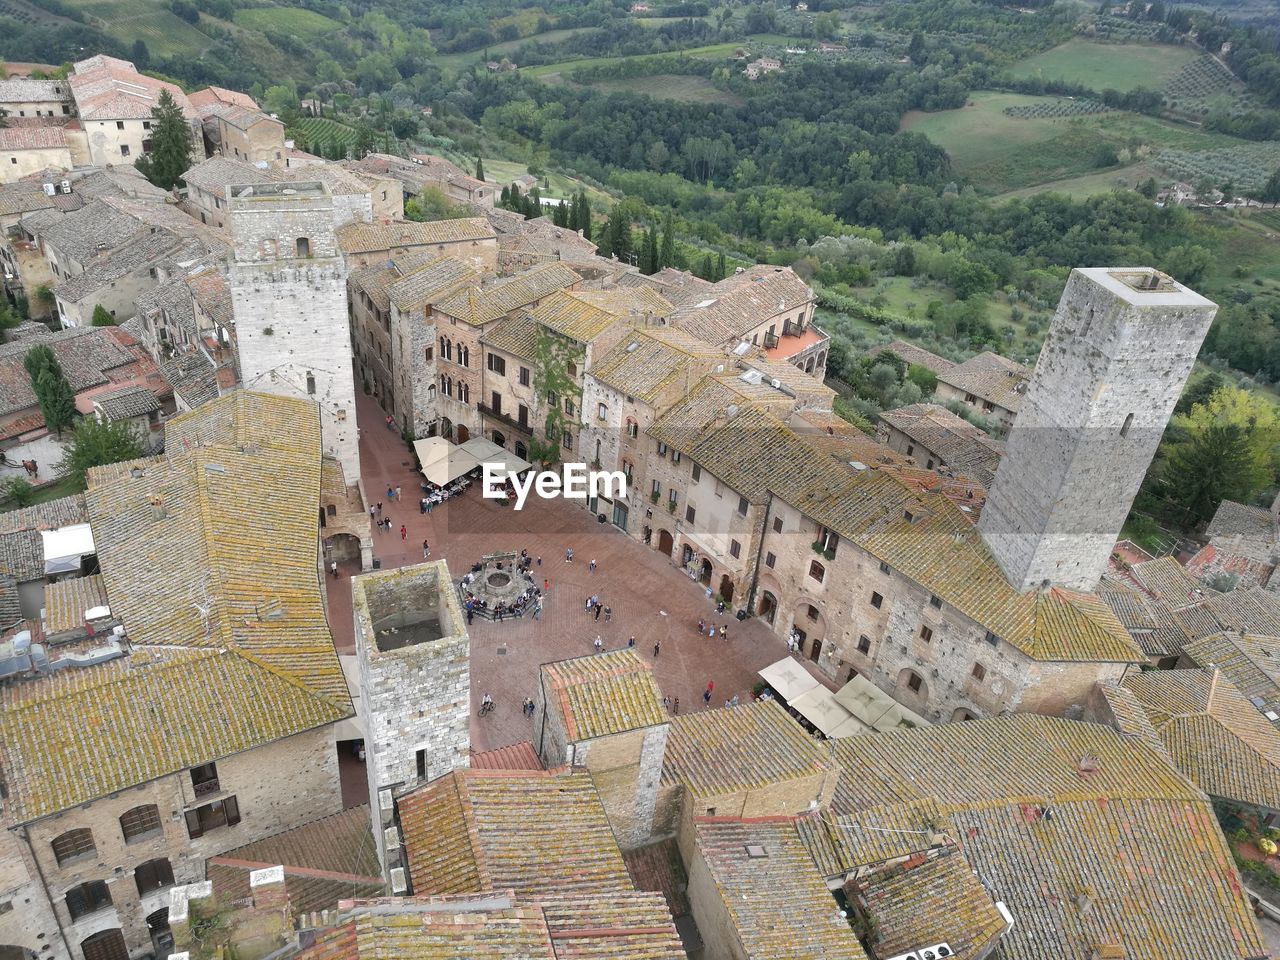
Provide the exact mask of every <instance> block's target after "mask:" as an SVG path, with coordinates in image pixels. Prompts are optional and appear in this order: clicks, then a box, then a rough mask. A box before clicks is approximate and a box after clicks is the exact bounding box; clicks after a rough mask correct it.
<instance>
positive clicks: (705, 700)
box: [702, 690, 711, 707]
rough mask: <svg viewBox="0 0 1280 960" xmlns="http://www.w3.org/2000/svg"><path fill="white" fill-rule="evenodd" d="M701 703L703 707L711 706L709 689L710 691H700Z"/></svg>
mask: <svg viewBox="0 0 1280 960" xmlns="http://www.w3.org/2000/svg"><path fill="white" fill-rule="evenodd" d="M702 705H703V706H704V707H709V706H711V691H710V690H703V691H702Z"/></svg>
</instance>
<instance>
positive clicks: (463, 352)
mask: <svg viewBox="0 0 1280 960" xmlns="http://www.w3.org/2000/svg"><path fill="white" fill-rule="evenodd" d="M470 359H471V349H470V348H469V347H464V346H462V345H461V344H459V345H458V366H460V367H467V366H470V363H468V361H469V360H470Z"/></svg>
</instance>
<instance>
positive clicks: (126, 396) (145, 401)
mask: <svg viewBox="0 0 1280 960" xmlns="http://www.w3.org/2000/svg"><path fill="white" fill-rule="evenodd" d="M93 403H94V406H96V407H97V408H98V409H99V410H101V411H102V415H103V416H104V417H106V418H107V419H108V420H128V419H129V418H130V417H144V416H146V415H147V414H149V413H154V412H155V411H157V410H159V409H160V401H159V400H157V399H156V395H155V394H154V393H153V392H152V391H150V390H148V389H147V388H146V387H143V386H139V385H137V384H135V385H133V386H128V387H121V388H120V389H119V390H108V391H106V392H105V393H98V394H94V397H93Z"/></svg>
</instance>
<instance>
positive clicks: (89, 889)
mask: <svg viewBox="0 0 1280 960" xmlns="http://www.w3.org/2000/svg"><path fill="white" fill-rule="evenodd" d="M109 906H111V892H110V891H109V890H107V884H106V881H104V880H90V881H88V882H86V883H82V884H80V885H79V886H78V887H72V888H71V889H70V890H68V891H67V912H68V913H70V914H71V919H72V920H79V919H80V918H81V917H83V916H87V915H88V914H91V913H96V912H97V911H99V910H104V909H106V908H107V907H109Z"/></svg>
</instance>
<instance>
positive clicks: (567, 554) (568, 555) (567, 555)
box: [564, 547, 573, 563]
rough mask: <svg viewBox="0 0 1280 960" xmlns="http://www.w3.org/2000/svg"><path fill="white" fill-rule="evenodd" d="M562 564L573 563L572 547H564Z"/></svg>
mask: <svg viewBox="0 0 1280 960" xmlns="http://www.w3.org/2000/svg"><path fill="white" fill-rule="evenodd" d="M564 562H565V563H573V548H572V547H565V549H564Z"/></svg>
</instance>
